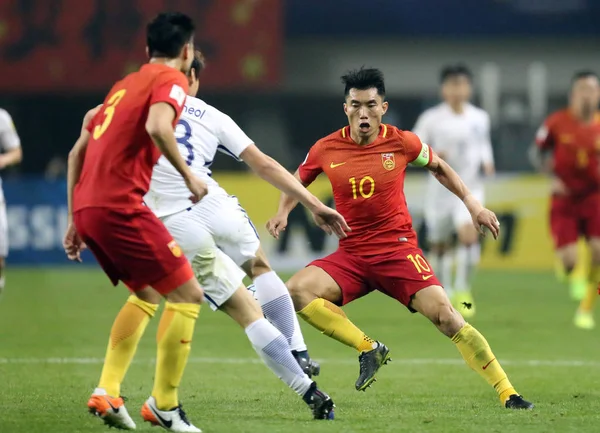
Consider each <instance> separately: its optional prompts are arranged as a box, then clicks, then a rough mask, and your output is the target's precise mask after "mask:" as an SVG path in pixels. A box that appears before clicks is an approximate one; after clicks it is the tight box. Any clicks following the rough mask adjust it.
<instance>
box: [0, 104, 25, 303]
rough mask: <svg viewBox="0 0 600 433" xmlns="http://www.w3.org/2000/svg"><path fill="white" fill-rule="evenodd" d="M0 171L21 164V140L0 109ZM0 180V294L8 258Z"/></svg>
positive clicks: (10, 120) (6, 229) (9, 120)
mask: <svg viewBox="0 0 600 433" xmlns="http://www.w3.org/2000/svg"><path fill="white" fill-rule="evenodd" d="M0 150H2V152H3V153H2V154H0V170H2V169H4V168H6V167H8V166H11V165H14V164H18V163H19V162H21V160H22V159H23V152H22V150H21V140H20V139H19V135H18V134H17V130H16V129H15V125H14V123H13V121H12V118H11V117H10V114H8V111H6V110H3V109H1V108H0ZM1 182H2V180H1V179H0V293H2V290H3V289H4V282H5V277H4V268H5V266H6V264H5V260H6V257H7V256H8V223H7V220H6V201H5V200H4V191H3V190H2V183H1Z"/></svg>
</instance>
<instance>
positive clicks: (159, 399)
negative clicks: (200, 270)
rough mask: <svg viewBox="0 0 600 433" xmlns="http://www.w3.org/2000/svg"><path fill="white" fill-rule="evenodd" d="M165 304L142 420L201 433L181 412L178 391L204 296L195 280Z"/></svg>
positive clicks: (182, 286) (186, 283)
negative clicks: (154, 366) (152, 384)
mask: <svg viewBox="0 0 600 433" xmlns="http://www.w3.org/2000/svg"><path fill="white" fill-rule="evenodd" d="M165 298H166V301H167V302H166V303H165V309H164V311H163V314H162V317H161V320H160V323H159V325H158V332H157V335H156V341H157V346H158V350H157V356H156V373H155V376H154V388H153V389H152V396H151V397H150V398H149V399H148V400H146V402H145V403H144V405H143V406H142V417H143V418H144V420H145V421H148V422H150V423H151V424H153V425H158V426H161V427H163V428H165V429H167V430H169V431H174V432H201V430H200V429H199V428H197V427H195V426H194V425H192V424H191V423H190V422H189V421H188V419H187V417H186V414H185V412H184V411H183V410H182V409H181V405H180V402H179V397H178V395H177V390H178V388H179V384H180V383H181V378H182V376H183V372H184V370H185V366H186V364H187V359H188V356H189V353H190V349H191V342H192V337H193V335H194V326H195V324H196V319H197V318H198V314H199V313H200V304H201V303H202V301H203V299H204V296H203V293H202V289H201V288H200V285H199V284H198V281H196V279H195V278H191V279H190V280H188V281H187V282H185V283H183V284H182V285H181V286H179V287H177V288H176V289H174V290H172V291H171V292H169V293H168V294H166V295H165Z"/></svg>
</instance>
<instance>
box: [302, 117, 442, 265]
mask: <svg viewBox="0 0 600 433" xmlns="http://www.w3.org/2000/svg"><path fill="white" fill-rule="evenodd" d="M421 152H423V153H421ZM420 155H421V158H419V159H420V160H422V161H424V162H423V164H428V163H429V162H430V161H431V155H432V153H431V149H430V148H429V146H428V145H424V144H422V143H421V140H419V138H418V137H417V136H416V135H415V134H413V133H412V132H408V131H401V130H399V129H398V128H396V127H394V126H391V125H385V124H382V125H381V128H380V132H379V136H378V137H377V139H376V140H375V141H374V142H373V143H371V144H368V145H365V146H359V145H358V144H356V143H355V142H354V140H352V138H351V137H350V133H349V127H347V126H346V127H344V128H343V129H341V130H339V131H337V132H334V133H333V134H331V135H329V136H327V137H325V138H322V139H321V140H319V141H317V142H316V143H315V145H314V146H313V147H312V148H311V149H310V151H309V153H308V155H307V156H306V160H305V161H304V162H303V163H302V165H300V167H299V169H298V172H299V174H300V179H302V182H304V183H305V184H309V183H311V182H313V181H314V180H315V178H316V177H317V176H318V175H319V174H320V173H322V172H325V174H326V175H327V177H328V178H329V181H330V182H331V186H332V189H333V198H334V201H335V206H336V209H337V211H338V212H339V213H341V214H342V215H343V216H344V218H345V219H346V221H347V222H348V225H349V226H350V228H351V229H352V231H351V232H350V233H348V237H347V238H345V239H342V240H340V248H342V249H344V250H346V251H348V252H350V253H352V254H355V255H359V256H374V255H378V254H385V253H388V252H392V251H395V250H397V249H398V248H399V247H402V246H403V245H409V246H412V247H414V246H416V245H417V237H416V234H415V232H414V230H413V228H412V219H411V217H410V214H409V213H408V207H407V205H406V198H405V196H404V177H405V174H406V166H407V165H408V164H409V163H410V162H413V161H415V159H417V157H419V156H420ZM423 158H425V159H423Z"/></svg>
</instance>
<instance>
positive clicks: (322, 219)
mask: <svg viewBox="0 0 600 433" xmlns="http://www.w3.org/2000/svg"><path fill="white" fill-rule="evenodd" d="M312 215H313V219H314V220H315V223H316V224H317V225H318V226H319V227H321V229H323V231H325V233H327V234H328V235H330V234H332V233H334V234H335V235H336V236H337V237H338V238H339V239H343V238H346V237H348V235H347V234H346V232H349V231H351V229H350V227H349V226H348V223H347V222H346V220H345V219H344V217H343V216H342V215H340V214H339V213H338V212H337V211H335V210H333V209H331V208H330V207H327V206H325V205H324V204H322V203H321V205H320V206H318V207H317V208H316V209H315V210H313V211H312Z"/></svg>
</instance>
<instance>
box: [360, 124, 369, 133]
mask: <svg viewBox="0 0 600 433" xmlns="http://www.w3.org/2000/svg"><path fill="white" fill-rule="evenodd" d="M358 128H359V129H360V132H369V129H371V125H369V124H368V123H367V122H361V123H360V125H358Z"/></svg>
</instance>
